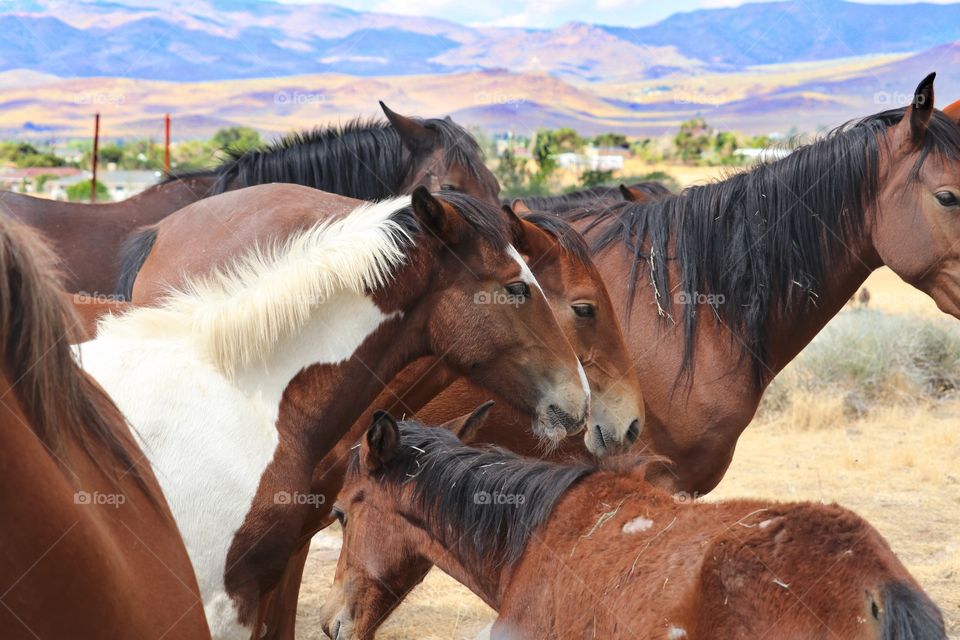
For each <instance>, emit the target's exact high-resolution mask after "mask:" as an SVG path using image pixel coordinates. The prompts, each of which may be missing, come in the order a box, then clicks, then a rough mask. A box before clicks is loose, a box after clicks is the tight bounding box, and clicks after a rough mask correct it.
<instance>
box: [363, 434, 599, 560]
mask: <svg viewBox="0 0 960 640" xmlns="http://www.w3.org/2000/svg"><path fill="white" fill-rule="evenodd" d="M400 434H401V436H400V447H399V451H398V453H397V455H396V457H395V458H393V459H392V460H391V461H390V463H389V464H388V465H387V466H386V468H385V469H384V470H383V471H382V472H381V476H380V481H381V482H382V483H384V484H387V485H391V486H395V487H401V486H404V487H410V491H411V493H410V497H411V498H410V499H411V500H413V504H414V505H415V508H416V509H417V511H418V513H419V515H420V517H422V518H424V522H425V525H426V527H427V528H429V530H430V531H431V532H432V533H433V535H435V536H437V538H438V540H439V541H440V542H441V543H442V544H444V545H445V546H447V547H448V548H450V549H451V550H453V551H454V552H455V553H457V554H458V555H459V557H460V559H461V561H463V562H464V564H465V565H466V566H468V567H472V568H473V569H475V570H479V569H481V568H482V567H489V566H490V563H491V562H497V561H499V562H502V563H503V564H504V565H506V566H509V565H510V564H512V563H514V562H516V561H517V560H518V559H519V558H520V556H521V555H523V552H524V550H525V549H526V546H527V543H528V541H529V540H530V536H531V535H532V534H533V533H534V532H536V530H537V529H538V528H540V527H541V526H542V525H543V524H544V523H545V522H546V521H547V520H548V519H549V517H550V514H551V513H552V511H553V508H554V506H555V505H556V503H557V501H558V500H559V499H560V498H561V497H562V496H563V495H564V493H566V492H567V490H568V489H569V488H570V487H571V486H572V485H573V484H574V483H575V482H576V481H577V480H579V479H580V478H582V477H584V476H585V475H587V474H589V473H591V472H592V471H593V468H592V467H588V466H583V465H580V466H571V465H561V464H557V463H553V462H544V461H541V460H531V459H525V458H522V457H520V456H518V455H516V454H514V453H511V452H509V451H505V450H503V449H498V448H492V447H491V448H484V449H478V448H473V447H467V446H465V445H463V443H461V442H460V441H459V440H458V439H457V438H456V436H454V435H453V434H452V433H450V432H449V431H447V430H446V429H443V428H436V427H425V426H423V425H422V424H420V423H418V422H414V421H406V422H401V423H400ZM358 473H359V455H358V454H357V453H355V454H354V456H353V458H352V460H351V464H350V471H349V474H350V477H355V476H356V474H358ZM498 496H500V497H501V498H503V499H504V501H501V499H498ZM518 496H520V497H522V498H518ZM507 497H510V501H507V500H505V498H507ZM488 498H489V499H488ZM518 499H522V504H517V500H518Z"/></svg>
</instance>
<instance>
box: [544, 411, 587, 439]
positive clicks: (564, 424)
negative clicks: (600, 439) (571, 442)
mask: <svg viewBox="0 0 960 640" xmlns="http://www.w3.org/2000/svg"><path fill="white" fill-rule="evenodd" d="M547 418H548V419H549V420H550V426H552V427H554V428H562V429H563V430H564V431H566V432H567V435H573V434H575V433H580V432H581V431H583V429H584V424H583V421H582V420H577V419H576V418H574V417H573V416H572V415H570V414H569V413H567V412H566V411H564V410H563V409H561V408H560V407H558V406H557V405H555V404H552V405H550V406H549V407H547Z"/></svg>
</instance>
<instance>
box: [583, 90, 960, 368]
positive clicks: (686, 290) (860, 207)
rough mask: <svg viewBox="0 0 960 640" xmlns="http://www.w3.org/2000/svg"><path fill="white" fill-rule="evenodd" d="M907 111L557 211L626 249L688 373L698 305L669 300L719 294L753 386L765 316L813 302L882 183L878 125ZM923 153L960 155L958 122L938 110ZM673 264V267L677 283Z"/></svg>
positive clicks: (763, 350) (765, 339)
mask: <svg viewBox="0 0 960 640" xmlns="http://www.w3.org/2000/svg"><path fill="white" fill-rule="evenodd" d="M904 112H905V111H904V109H895V110H891V111H886V112H883V113H879V114H876V115H873V116H870V117H867V118H865V119H863V120H860V121H856V122H853V123H848V124H847V125H844V126H842V127H840V128H838V129H836V130H834V131H833V132H831V133H830V134H829V135H828V136H826V137H825V138H824V139H822V140H819V141H817V142H814V143H813V144H809V145H806V146H801V147H798V148H797V149H795V150H794V151H793V153H791V154H790V155H789V156H787V157H786V158H783V159H781V160H778V161H776V162H772V163H769V164H761V165H758V166H756V167H755V168H753V169H752V170H751V171H749V172H744V173H739V174H736V175H733V176H731V177H729V178H727V179H726V180H724V181H722V182H718V183H714V184H709V185H705V186H696V187H690V188H688V189H686V190H684V191H683V192H682V193H680V194H678V195H676V196H672V197H667V198H665V199H662V200H659V201H654V202H650V203H631V202H623V203H614V204H609V205H607V206H605V207H602V208H600V209H594V210H589V209H581V210H575V211H570V212H567V213H566V214H564V215H566V217H567V219H568V220H589V221H590V222H589V224H588V225H587V227H586V228H585V229H584V233H589V232H590V231H595V232H596V235H595V236H594V237H593V242H592V248H593V250H594V251H595V252H596V251H602V250H604V249H606V248H608V247H610V246H612V245H616V244H619V245H623V246H625V248H626V249H627V250H628V251H629V252H630V253H632V255H633V261H632V266H631V269H630V273H629V274H628V278H629V282H630V289H629V296H630V299H631V300H633V299H634V298H635V291H636V287H637V285H638V282H639V281H640V278H641V277H644V278H645V280H646V282H648V283H649V285H650V286H652V287H653V289H654V294H655V295H656V296H658V299H659V303H660V305H661V306H662V308H663V310H664V312H665V314H670V316H671V317H674V314H676V317H675V320H676V321H677V322H680V323H682V324H683V327H684V337H685V349H684V361H683V363H684V364H683V371H685V372H687V373H689V372H690V366H691V363H692V347H693V335H694V330H695V328H696V322H697V313H696V312H697V305H694V304H684V305H683V306H682V307H681V308H679V309H677V308H676V305H675V304H674V299H675V296H677V295H678V294H680V293H683V294H685V295H687V296H691V295H692V294H713V295H715V296H722V298H715V299H713V300H712V306H713V311H714V313H715V314H716V317H717V318H718V319H719V320H720V321H721V322H722V323H724V324H725V325H727V326H728V327H729V329H730V330H731V331H732V333H733V337H734V338H735V339H737V340H738V341H739V342H740V344H742V345H743V349H742V353H743V355H744V357H749V358H751V359H752V361H753V363H754V368H755V371H756V375H757V377H756V379H757V383H758V384H761V383H762V381H763V380H765V379H767V378H768V377H769V370H768V369H767V368H766V365H765V364H764V363H765V362H766V360H767V354H768V350H769V336H768V335H767V332H766V328H767V323H768V321H769V319H770V317H771V315H772V314H781V315H787V314H796V313H802V312H803V310H804V308H805V305H809V304H815V302H816V298H817V295H818V294H819V293H820V292H821V290H822V289H823V288H824V284H825V282H826V281H827V279H828V278H829V277H830V268H831V265H833V264H835V261H836V259H837V258H839V257H840V256H842V255H844V254H845V253H846V252H847V251H848V249H847V245H850V244H851V243H852V242H853V241H854V240H855V239H857V238H859V237H860V236H861V235H862V231H863V225H864V212H865V210H866V209H867V208H868V207H869V206H870V205H871V204H872V203H874V202H875V200H876V198H877V196H878V193H879V189H880V185H879V176H878V170H879V159H880V154H881V150H882V145H884V144H885V140H886V138H884V135H885V134H886V132H887V129H888V128H889V127H891V126H893V125H895V124H897V123H899V122H900V120H901V119H902V118H903V115H904ZM931 154H933V155H935V156H943V157H945V158H949V159H951V160H958V159H960V127H957V125H956V123H954V122H952V121H951V120H950V119H949V118H947V117H946V116H944V115H943V114H942V113H940V112H934V116H933V118H932V120H931V122H930V125H929V129H928V132H927V134H926V136H925V138H924V141H923V146H922V149H921V153H920V157H919V160H918V163H917V165H916V167H915V171H919V168H920V166H921V165H922V163H923V162H924V160H925V159H926V158H927V157H928V156H930V155H931ZM671 262H676V264H677V269H678V271H679V280H678V281H676V282H672V281H671V278H670V276H669V266H670V263H671ZM651 265H652V269H653V273H652V275H651ZM711 315H713V314H711Z"/></svg>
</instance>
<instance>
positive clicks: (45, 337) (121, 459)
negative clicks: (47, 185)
mask: <svg viewBox="0 0 960 640" xmlns="http://www.w3.org/2000/svg"><path fill="white" fill-rule="evenodd" d="M55 264H56V259H55V258H54V256H53V253H52V252H51V250H50V249H49V248H48V247H47V246H46V245H45V244H44V243H43V242H41V241H40V240H39V239H38V238H37V237H36V236H35V235H34V234H33V233H31V232H29V231H28V230H27V229H26V227H23V226H21V225H20V224H19V223H16V222H13V221H11V220H9V219H4V218H0V356H2V364H3V373H4V375H5V376H6V377H7V378H8V381H9V385H10V389H11V390H12V392H13V394H14V395H15V397H16V399H17V401H18V402H19V403H20V405H21V408H22V410H23V412H24V414H25V415H26V417H27V418H28V420H29V422H30V424H29V427H30V428H31V429H32V430H33V432H34V433H35V434H36V435H37V437H38V438H39V439H40V441H41V442H43V443H44V445H46V446H47V448H48V449H49V450H50V451H51V452H52V453H53V455H54V456H55V457H57V458H58V460H60V462H61V463H63V458H62V455H63V454H64V448H65V443H66V442H67V441H68V440H69V439H73V440H75V441H76V442H77V443H79V445H80V446H81V448H82V449H83V450H84V451H85V452H86V453H87V454H88V455H89V456H90V458H91V459H93V460H94V461H96V462H97V463H98V464H101V465H102V463H103V457H102V456H97V455H96V453H95V452H96V451H98V450H99V449H106V450H107V451H109V452H110V453H111V454H112V456H113V458H114V461H115V466H116V467H117V468H122V469H123V473H130V474H132V475H133V476H134V477H135V478H136V479H137V480H138V481H139V482H140V484H141V485H143V482H142V478H141V476H140V474H139V472H138V469H137V463H136V462H135V460H134V458H133V456H131V454H130V451H129V447H130V446H131V445H132V442H130V441H129V440H128V438H127V437H126V436H125V434H123V433H122V431H120V429H118V425H122V424H124V418H123V416H122V415H121V414H120V411H119V410H118V409H117V408H116V406H114V404H113V403H112V402H111V401H110V399H109V398H108V397H107V395H106V394H105V393H104V392H103V390H102V389H101V388H100V387H99V386H98V385H96V384H95V383H94V382H93V381H92V380H91V379H90V377H89V376H87V374H86V373H84V372H83V370H82V369H81V368H80V366H79V365H78V364H77V362H76V361H75V360H74V357H73V354H72V352H71V349H70V338H71V337H72V335H73V334H74V332H75V331H76V329H77V327H78V320H77V319H76V317H75V315H74V313H73V309H72V308H71V307H70V306H69V304H68V301H67V298H66V295H65V294H64V292H63V290H62V288H61V283H60V276H59V273H58V272H57V271H56V269H54V268H53V265H55ZM108 475H110V474H109V473H108Z"/></svg>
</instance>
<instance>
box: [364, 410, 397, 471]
mask: <svg viewBox="0 0 960 640" xmlns="http://www.w3.org/2000/svg"><path fill="white" fill-rule="evenodd" d="M399 448H400V428H399V427H398V426H397V421H396V420H394V419H393V416H392V415H390V414H389V413H388V412H386V411H379V410H378V411H376V412H375V413H374V414H373V421H372V423H371V424H370V428H369V429H367V437H366V439H365V440H364V442H363V451H362V453H363V457H362V459H363V461H364V462H365V463H366V467H367V469H369V470H370V471H376V470H378V469H381V468H382V467H383V466H384V465H385V464H387V463H389V462H390V461H391V460H393V458H394V456H396V455H397V450H398V449H399Z"/></svg>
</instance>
